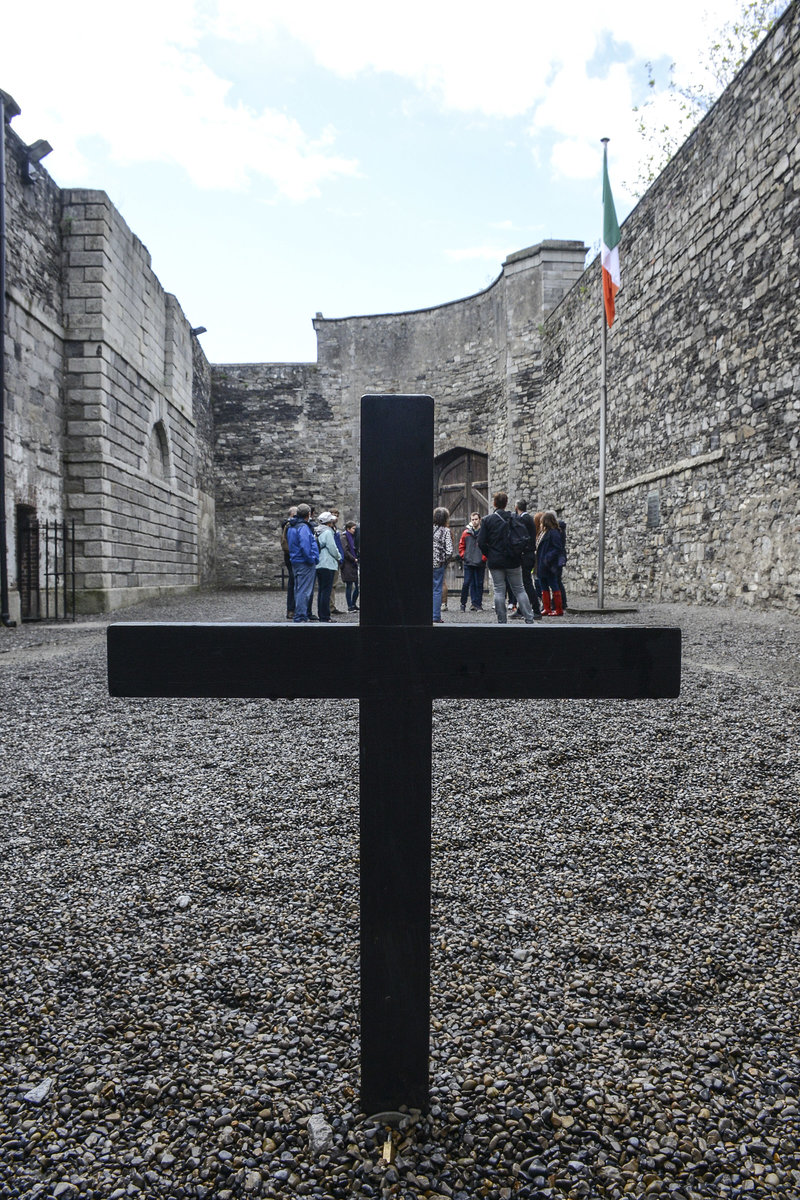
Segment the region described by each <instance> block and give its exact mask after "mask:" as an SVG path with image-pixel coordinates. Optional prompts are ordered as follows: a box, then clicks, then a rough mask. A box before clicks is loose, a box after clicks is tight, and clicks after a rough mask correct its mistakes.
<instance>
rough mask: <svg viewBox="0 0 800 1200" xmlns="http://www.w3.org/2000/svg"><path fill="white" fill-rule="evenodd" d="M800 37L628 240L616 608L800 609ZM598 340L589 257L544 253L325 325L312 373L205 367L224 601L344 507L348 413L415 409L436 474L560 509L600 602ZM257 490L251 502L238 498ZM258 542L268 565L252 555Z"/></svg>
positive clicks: (610, 538)
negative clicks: (300, 509)
mask: <svg viewBox="0 0 800 1200" xmlns="http://www.w3.org/2000/svg"><path fill="white" fill-rule="evenodd" d="M799 25H800V6H798V4H797V3H795V4H793V5H792V6H791V7H790V8H789V10H787V12H786V14H785V15H784V17H783V18H782V20H781V21H780V22H779V23H778V25H777V26H776V27H775V29H774V30H773V31H772V33H771V34H770V36H769V37H768V38H767V39H766V41H765V42H764V44H763V45H762V46H761V47H760V49H759V50H758V51H757V53H756V54H755V56H754V57H753V58H752V59H751V60H750V62H749V63H748V64H747V65H746V66H745V68H744V69H743V70H742V71H741V72H740V73H739V75H738V76H737V78H736V79H735V80H734V82H733V83H732V85H731V86H730V87H729V88H728V89H727V91H726V92H725V94H724V96H723V97H722V99H721V100H720V101H719V103H718V104H717V105H716V106H715V107H714V108H713V109H712V111H711V112H710V113H709V114H708V115H707V117H706V118H705V120H704V121H703V122H702V123H701V125H700V126H699V127H698V128H697V130H696V131H695V132H694V134H693V135H692V136H691V137H690V138H689V140H688V141H687V142H686V144H685V145H684V146H683V148H682V149H681V150H680V152H679V153H678V154H677V155H676V156H675V158H674V159H673V160H672V162H671V163H670V164H669V166H668V167H667V169H666V170H665V171H664V173H663V174H662V175H661V176H660V178H659V179H658V180H657V181H656V182H655V184H654V185H653V187H652V188H651V189H650V190H649V192H648V193H647V195H646V196H645V197H644V198H643V200H642V201H641V202H640V204H639V205H638V207H637V208H636V209H635V210H634V212H633V213H632V214H631V216H630V217H629V218H628V220H627V221H626V222H625V223H624V225H623V228H622V243H621V257H622V278H623V287H622V291H621V293H620V295H619V298H618V319H617V321H616V322H615V324H614V327H613V329H612V330H611V331H610V332H609V337H608V370H609V403H608V449H607V527H606V555H605V561H606V572H605V579H606V591H607V594H608V595H610V596H617V597H620V598H627V599H636V598H645V597H647V598H651V599H659V598H660V599H670V598H675V599H686V600H696V601H702V602H716V601H724V602H736V603H747V604H753V605H761V606H766V605H782V606H786V607H788V608H792V609H797V608H798V607H800V547H799V546H798V541H799V539H798V537H797V530H798V528H800V512H799V511H798V509H799V507H800V503H799V501H798V483H797V479H798V466H800V464H798V421H799V420H800V390H799V389H800V384H798V378H799V377H800V376H799V375H798V370H797V364H798V359H799V358H800V321H799V320H798V285H799V284H800V278H799V268H798V263H800V244H799V243H800V206H799V205H798V187H799V186H800V185H798V178H799V177H800V176H799V173H798V158H799V156H800V151H798V145H799V144H800V142H799V141H798V124H797V103H796V98H797V96H798V95H800V65H799V64H800V54H798V36H799V34H798V26H799ZM599 221H600V212H599V211H598V224H599ZM600 321H601V306H600V293H599V265H598V264H597V263H596V262H595V263H594V264H593V265H592V266H591V267H590V268H589V270H588V271H586V272H585V273H583V247H582V246H581V244H580V243H574V242H573V243H570V242H545V243H542V245H541V246H538V247H531V248H530V249H528V250H524V251H520V252H519V253H518V254H515V255H511V256H510V257H509V259H508V260H507V261H506V262H505V263H504V265H503V271H502V274H501V276H500V278H499V279H498V280H497V281H496V282H495V283H494V284H492V286H491V287H489V288H487V289H486V291H484V292H482V293H480V294H479V295H477V296H472V297H468V298H466V299H464V300H460V301H456V302H454V303H453V304H449V305H442V306H440V307H438V308H434V309H426V310H422V311H419V312H409V313H394V314H387V315H383V316H365V317H350V318H342V319H338V320H326V319H324V318H322V317H321V316H318V318H317V320H316V321H315V323H314V324H315V328H316V331H317V338H318V366H317V367H316V369H315V368H313V367H302V368H301V367H287V366H283V367H270V366H265V365H260V366H256V367H251V366H243V365H240V366H237V367H235V368H229V367H226V368H219V369H216V370H215V375H214V378H215V383H214V393H215V406H216V411H217V413H218V416H219V417H220V419H221V422H222V424H221V426H220V434H219V440H218V443H217V469H218V480H219V497H218V502H219V504H220V505H222V507H223V509H224V513H220V514H219V515H220V521H219V527H220V529H221V528H223V526H224V527H225V529H226V531H227V536H228V539H229V542H230V545H229V546H226V547H221V548H220V554H221V562H222V561H224V562H225V564H226V565H225V568H224V570H223V572H222V574H221V580H222V581H225V582H229V581H233V580H235V579H238V580H239V581H241V582H247V583H250V582H256V581H257V580H258V579H262V580H263V579H269V578H273V577H274V576H275V573H276V570H278V569H279V563H280V555H279V551H278V550H277V543H276V536H275V529H276V528H277V525H278V523H279V520H280V517H281V516H282V515H283V514H284V512H285V509H286V508H287V507H288V505H289V504H290V503H291V502H292V501H296V500H298V499H309V500H311V501H312V502H313V503H316V504H317V507H320V505H321V504H326V505H328V504H330V503H331V501H332V500H336V501H338V502H339V507H340V508H343V509H344V511H345V513H347V514H349V513H350V512H351V511H354V510H356V506H357V479H356V476H357V468H358V429H357V423H358V401H359V397H360V396H361V395H362V394H363V393H365V392H395V393H403V392H427V393H430V394H431V395H433V397H434V399H435V401H436V452H437V454H440V453H443V452H444V451H447V450H451V449H454V448H456V447H463V448H467V449H473V450H478V451H481V452H484V453H487V454H488V455H489V464H490V467H489V470H490V487H491V488H496V487H498V486H504V487H505V488H506V489H507V490H508V491H509V492H511V494H512V495H513V496H519V495H525V496H526V497H527V498H529V500H530V501H531V502H532V504H533V505H534V506H536V507H544V506H547V507H555V508H557V509H558V510H559V511H560V512H561V513H562V514H563V515H564V517H565V518H566V519H567V521H568V524H569V534H570V546H569V549H570V563H569V577H570V578H571V581H572V584H573V587H577V588H579V589H580V590H588V591H592V590H594V589H595V588H596V585H597V516H598V499H597V489H598V442H599V358H600ZM231 401H232V403H231ZM237 405H238V406H239V410H238V411H237ZM315 405H316V406H317V408H316V411H318V412H319V413H321V418H320V419H321V420H322V422H323V425H322V426H321V427H317V426H315V424H314V416H313V413H314V411H315V408H314V406H315ZM222 426H224V430H223V428H222ZM331 447H333V448H334V449H335V453H334V454H333V456H331V453H330V449H331ZM306 461H307V462H308V463H309V464H312V465H311V466H309V469H308V471H307V472H305V473H304V472H303V470H302V469H301V464H302V463H304V462H306ZM254 474H255V475H256V476H257V477H258V479H259V482H260V489H259V488H253V486H252V485H251V484H248V485H247V487H246V488H245V489H244V490H243V489H242V488H241V487H239V484H238V481H239V480H240V479H245V478H248V477H251V478H252V476H253V475H254ZM248 488H249V490H248ZM386 500H387V511H391V512H392V513H394V512H396V511H397V510H398V509H401V508H402V497H387V498H386ZM218 513H219V509H218ZM259 522H261V523H266V524H267V525H268V526H269V527H270V528H271V532H270V536H269V537H268V538H266V539H265V540H264V542H263V546H265V547H266V549H265V550H264V551H263V553H264V558H262V543H259V546H258V549H257V551H256V550H255V549H254V548H253V547H252V546H251V545H250V544H249V542H248V533H247V530H248V526H254V525H256V524H257V523H259Z"/></svg>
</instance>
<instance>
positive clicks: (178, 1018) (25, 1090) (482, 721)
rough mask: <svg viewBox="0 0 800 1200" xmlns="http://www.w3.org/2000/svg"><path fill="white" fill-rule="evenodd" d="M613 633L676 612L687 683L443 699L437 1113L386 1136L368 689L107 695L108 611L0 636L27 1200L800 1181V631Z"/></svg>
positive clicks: (12, 1043) (236, 604)
mask: <svg viewBox="0 0 800 1200" xmlns="http://www.w3.org/2000/svg"><path fill="white" fill-rule="evenodd" d="M281 599H282V598H281V597H280V596H275V595H268V594H263V593H262V594H252V593H250V594H247V593H235V594H226V595H223V594H206V595H200V596H195V597H191V598H187V599H184V600H181V601H178V602H174V603H172V604H169V605H167V604H163V603H162V604H148V605H143V606H139V607H138V608H136V609H132V610H128V612H127V613H125V614H116V615H115V618H114V619H136V620H141V619H151V618H152V619H194V620H197V619H210V620H226V619H236V620H258V619H266V620H269V619H277V618H279V616H280V612H281ZM450 608H451V611H450V612H448V613H447V614H445V619H446V620H452V621H468V620H477V621H484V622H485V621H491V620H493V615H492V614H489V613H487V614H484V615H482V616H477V617H475V616H474V617H469V616H467V617H462V616H461V615H460V614H459V613H453V612H452V608H453V600H452V599H451V602H450ZM345 619H347V620H353V619H354V618H345ZM564 619H565V620H566V621H570V620H575V619H577V618H573V617H569V616H567V617H566V618H564ZM584 619H586V618H584ZM619 619H620V620H623V621H634V622H639V623H653V624H676V623H677V624H680V625H681V626H682V628H683V631H684V674H683V680H684V682H683V693H682V696H681V698H680V699H679V700H677V701H642V702H627V703H625V702H607V701H606V702H585V701H559V702H553V703H551V704H547V705H545V704H543V703H542V702H537V703H536V704H535V705H534V704H532V703H531V704H528V703H507V704H505V706H504V711H505V714H506V716H507V717H508V719H509V721H510V722H514V723H515V729H516V735H517V737H516V743H517V744H516V746H515V747H514V748H513V749H509V748H508V746H509V744H510V743H511V742H512V739H504V743H505V745H504V747H503V746H501V745H500V744H499V741H498V739H497V738H496V737H494V735H493V732H492V731H493V730H495V729H496V712H495V709H494V706H493V705H491V702H487V703H486V704H485V705H477V704H474V703H464V702H453V701H447V702H444V701H443V702H439V703H438V704H437V705H436V708H435V717H434V720H435V724H436V737H437V741H438V743H439V744H440V745H441V747H442V750H441V753H440V754H438V755H437V758H436V762H435V766H434V789H433V812H434V883H433V888H434V895H433V909H434V925H433V973H434V974H433V997H432V1008H433V1015H432V1026H433V1041H432V1063H431V1080H432V1098H431V1100H432V1102H431V1108H430V1112H429V1113H428V1114H419V1113H414V1112H412V1113H409V1114H408V1115H407V1116H406V1117H405V1118H404V1120H403V1122H402V1123H401V1126H400V1128H398V1129H397V1130H395V1131H394V1132H393V1134H392V1135H391V1137H392V1145H391V1150H390V1151H389V1150H387V1152H386V1155H385V1156H384V1153H383V1150H384V1143H385V1141H386V1138H387V1130H386V1129H385V1128H383V1127H380V1128H379V1127H377V1126H376V1124H375V1122H374V1121H370V1120H369V1119H368V1118H365V1116H364V1114H362V1113H360V1112H359V1108H358V1057H357V1056H358V1036H357V1034H358V1029H357V1005H358V994H357V978H358V976H357V966H358V964H357V959H358V948H357V936H358V908H357V891H356V883H357V867H358V855H357V705H356V703H355V702H352V701H341V702H332V701H327V702H314V703H310V702H303V703H299V702H289V701H285V702H278V703H270V702H267V701H245V700H229V701H198V700H192V701H156V700H148V701H141V700H136V701H133V700H112V699H111V698H109V696H108V695H107V692H106V687H105V678H104V667H105V659H104V627H105V624H106V623H107V619H106V618H101V619H98V618H95V619H92V620H82V621H79V622H78V623H76V624H75V625H74V626H70V627H66V626H62V627H43V626H26V627H23V628H22V629H18V630H14V631H5V630H0V690H1V691H2V702H3V705H4V709H5V713H6V717H5V721H4V731H3V774H2V780H1V781H0V831H1V834H0V837H1V841H0V845H2V849H3V860H4V861H3V886H2V890H1V892H0V920H1V921H2V925H1V926H0V929H1V931H2V932H1V933H0V937H2V943H3V955H2V974H0V1196H3V1197H6V1196H14V1197H18V1196H19V1197H31V1198H33V1197H58V1196H64V1197H67V1198H68V1200H72V1198H77V1197H79V1196H80V1197H98V1198H100V1197H102V1198H103V1200H107V1198H110V1200H116V1198H117V1197H127V1196H132V1197H151V1196H152V1197H159V1196H170V1197H208V1198H209V1200H228V1198H229V1197H239V1196H253V1197H259V1196H265V1197H285V1196H286V1197H288V1196H296V1195H297V1196H301V1195H306V1196H317V1197H331V1198H333V1200H338V1198H339V1197H342V1198H344V1197H350V1196H353V1197H384V1196H386V1197H388V1196H392V1197H422V1196H426V1197H441V1196H447V1197H456V1198H457V1200H473V1197H489V1198H497V1200H507V1198H508V1200H511V1198H513V1197H518V1198H519V1200H526V1198H531V1200H544V1198H546V1197H557V1196H560V1197H620V1196H631V1197H635V1198H638V1197H642V1196H671V1197H675V1198H678V1200H680V1198H686V1200H689V1198H693V1197H714V1198H721V1197H744V1196H747V1197H767V1196H769V1197H775V1198H778V1200H792V1198H797V1197H800V1149H798V1145H799V1143H800V1111H799V1105H800V1100H798V1094H799V1093H800V1018H798V1006H797V979H798V962H799V961H800V954H798V950H799V949H800V946H799V945H798V940H799V935H798V811H797V795H798V774H799V769H798V760H797V729H798V719H797V717H798V711H800V671H798V663H800V620H798V619H797V618H796V617H794V618H792V617H789V616H787V615H786V614H766V615H759V614H752V613H744V612H741V611H733V610H727V609H700V608H689V607H683V606H676V605H662V606H642V607H641V608H640V610H639V612H638V614H636V615H633V616H630V615H624V616H621V617H620V618H619ZM594 620H604V621H606V620H609V618H600V617H597V618H594ZM530 636H531V637H547V622H544V623H542V625H540V626H537V627H536V629H533V630H531V631H530ZM300 724H302V726H303V731H304V733H303V741H302V751H301V752H300V753H298V731H297V726H298V725H300ZM387 1158H389V1159H393V1161H387Z"/></svg>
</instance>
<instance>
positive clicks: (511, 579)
mask: <svg viewBox="0 0 800 1200" xmlns="http://www.w3.org/2000/svg"><path fill="white" fill-rule="evenodd" d="M489 574H490V575H491V577H492V587H493V588H494V611H495V612H496V613H497V620H498V621H499V622H500V624H501V625H507V624H508V611H507V609H506V584H508V586H509V588H510V589H511V592H512V594H513V596H514V599H515V600H516V602H517V608H518V609H519V611H520V612H521V613H522V615H523V617H524V618H525V624H526V625H532V624H533V609H532V608H531V602H530V600H529V599H528V597H527V596H526V595H525V588H524V587H523V584H522V567H489Z"/></svg>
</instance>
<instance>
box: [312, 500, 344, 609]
mask: <svg viewBox="0 0 800 1200" xmlns="http://www.w3.org/2000/svg"><path fill="white" fill-rule="evenodd" d="M335 522H336V518H335V517H334V515H333V513H330V512H324V513H321V514H320V518H319V533H318V534H317V541H318V542H319V562H318V563H317V616H318V617H319V619H320V621H330V619H331V589H332V588H333V579H334V576H335V575H336V572H337V571H338V569H339V564H340V562H341V561H342V557H343V556H342V554H341V552H340V550H339V547H338V546H337V545H336V539H335V537H334V536H333V526H334V524H335Z"/></svg>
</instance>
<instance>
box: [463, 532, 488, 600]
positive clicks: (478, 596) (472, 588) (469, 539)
mask: <svg viewBox="0 0 800 1200" xmlns="http://www.w3.org/2000/svg"><path fill="white" fill-rule="evenodd" d="M480 527H481V514H480V513H476V512H474V513H472V514H471V516H470V519H469V525H467V527H466V529H465V530H464V532H463V533H462V535H461V537H460V538H459V541H458V557H459V558H460V559H461V561H462V563H463V564H464V583H463V584H462V587H461V611H462V612H466V611H467V599H468V598H469V599H470V600H471V601H472V611H473V612H482V611H483V579H484V575H485V574H486V559H485V558H484V556H483V551H482V550H481V548H480V546H479V545H478V530H479V529H480Z"/></svg>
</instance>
